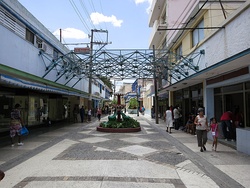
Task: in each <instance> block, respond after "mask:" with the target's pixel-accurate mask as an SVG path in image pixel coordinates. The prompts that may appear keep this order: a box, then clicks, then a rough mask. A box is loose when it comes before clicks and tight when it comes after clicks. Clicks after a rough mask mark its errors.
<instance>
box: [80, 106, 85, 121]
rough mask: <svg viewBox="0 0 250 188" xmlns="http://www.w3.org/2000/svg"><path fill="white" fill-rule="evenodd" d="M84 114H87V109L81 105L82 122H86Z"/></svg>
mask: <svg viewBox="0 0 250 188" xmlns="http://www.w3.org/2000/svg"><path fill="white" fill-rule="evenodd" d="M84 116H85V109H84V106H82V107H81V109H80V117H81V122H82V123H83V122H84Z"/></svg>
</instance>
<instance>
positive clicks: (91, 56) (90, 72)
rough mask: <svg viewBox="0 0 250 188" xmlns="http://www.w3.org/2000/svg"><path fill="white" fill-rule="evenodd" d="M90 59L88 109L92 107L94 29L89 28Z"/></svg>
mask: <svg viewBox="0 0 250 188" xmlns="http://www.w3.org/2000/svg"><path fill="white" fill-rule="evenodd" d="M90 37H91V38H90V60H89V100H88V111H89V110H90V109H91V108H92V63H93V62H92V61H93V38H94V30H93V29H91V36H90Z"/></svg>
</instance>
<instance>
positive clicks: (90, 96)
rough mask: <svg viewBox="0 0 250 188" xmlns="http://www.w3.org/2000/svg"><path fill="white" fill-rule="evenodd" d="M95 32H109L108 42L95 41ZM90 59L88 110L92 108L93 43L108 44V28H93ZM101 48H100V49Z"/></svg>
mask: <svg viewBox="0 0 250 188" xmlns="http://www.w3.org/2000/svg"><path fill="white" fill-rule="evenodd" d="M94 32H103V33H106V34H107V39H106V42H104V43H103V42H94ZM90 37H91V38H90V59H89V100H88V110H90V109H92V67H93V55H94V54H93V45H94V44H98V45H101V44H103V47H104V46H105V45H107V44H108V42H107V41H108V31H107V30H97V29H91V36H90ZM99 50H100V49H99Z"/></svg>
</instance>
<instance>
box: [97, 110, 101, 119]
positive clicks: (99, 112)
mask: <svg viewBox="0 0 250 188" xmlns="http://www.w3.org/2000/svg"><path fill="white" fill-rule="evenodd" d="M101 115H102V110H101V109H100V108H98V109H97V117H98V120H99V121H100V120H101Z"/></svg>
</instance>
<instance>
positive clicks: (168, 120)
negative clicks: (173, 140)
mask: <svg viewBox="0 0 250 188" xmlns="http://www.w3.org/2000/svg"><path fill="white" fill-rule="evenodd" d="M165 117H166V124H167V130H166V131H167V132H168V128H169V133H171V128H172V127H173V116H172V111H171V110H170V107H169V106H168V107H167V111H166V115H165Z"/></svg>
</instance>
